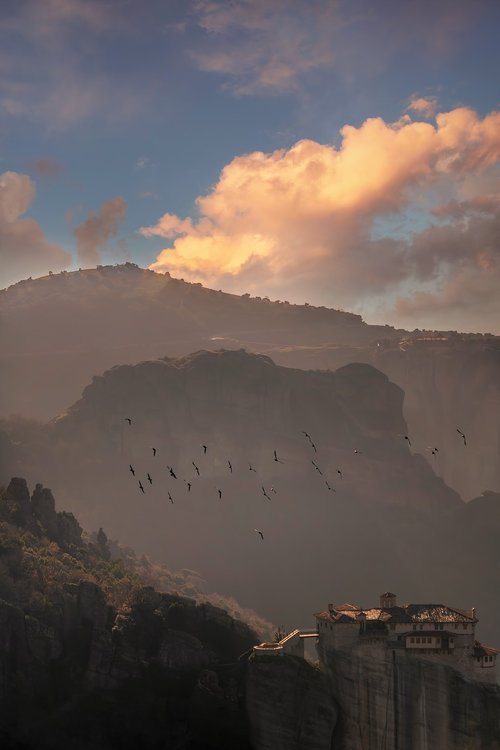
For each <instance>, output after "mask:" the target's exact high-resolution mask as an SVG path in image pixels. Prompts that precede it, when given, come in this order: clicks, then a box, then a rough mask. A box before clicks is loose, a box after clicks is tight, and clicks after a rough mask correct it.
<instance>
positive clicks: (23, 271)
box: [0, 172, 71, 287]
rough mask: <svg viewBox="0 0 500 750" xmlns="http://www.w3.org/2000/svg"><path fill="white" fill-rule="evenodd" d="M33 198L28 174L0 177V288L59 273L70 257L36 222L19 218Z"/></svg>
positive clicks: (4, 174) (33, 186)
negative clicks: (32, 277) (16, 282)
mask: <svg viewBox="0 0 500 750" xmlns="http://www.w3.org/2000/svg"><path fill="white" fill-rule="evenodd" d="M35 195H36V189H35V185H34V183H33V182H32V180H30V178H29V177H28V175H25V174H20V173H18V172H4V173H3V174H0V286H1V287H5V286H8V285H9V284H12V283H14V282H15V281H18V280H19V279H22V278H26V277H27V276H40V275H42V274H46V273H47V272H48V271H60V270H62V269H64V268H67V266H68V265H69V264H70V262H71V255H70V254H69V253H68V252H66V250H64V249H63V248H62V247H61V246H60V245H55V244H52V243H50V242H48V240H47V238H46V237H45V235H44V233H43V231H42V229H41V227H40V225H39V224H38V222H36V221H34V220H33V219H27V218H22V215H23V214H24V213H26V211H27V210H28V208H29V207H30V205H31V204H32V203H33V201H34V199H35Z"/></svg>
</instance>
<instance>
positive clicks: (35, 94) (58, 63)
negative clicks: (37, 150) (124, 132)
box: [0, 0, 149, 130]
mask: <svg viewBox="0 0 500 750" xmlns="http://www.w3.org/2000/svg"><path fill="white" fill-rule="evenodd" d="M8 5H9V7H8V8H6V9H5V11H4V12H3V13H2V14H1V16H0V33H1V34H2V37H3V41H4V44H3V48H2V55H1V59H0V68H1V72H2V75H1V76H0V113H4V114H7V115H9V116H10V117H16V118H29V119H32V120H35V121H37V122H42V123H44V124H45V125H47V126H48V127H49V128H50V129H54V130H64V129H66V128H69V127H71V126H74V125H76V124H79V123H80V122H82V121H85V120H88V119H89V118H92V117H93V116H95V115H96V114H97V113H98V114H99V116H100V117H101V118H102V117H106V118H108V119H111V120H119V119H123V118H124V117H128V116H130V115H131V114H133V113H135V112H139V111H141V108H142V107H143V105H144V102H145V99H146V98H147V97H148V96H149V94H148V93H147V92H146V89H147V86H143V87H142V89H141V90H137V89H136V90H135V91H133V92H132V91H131V82H130V76H128V77H126V78H124V77H123V76H121V75H120V74H119V73H118V72H114V71H112V70H110V69H109V65H108V64H107V60H106V49H107V46H106V42H108V43H109V41H110V38H112V37H113V35H116V34H117V33H118V32H119V31H120V32H122V31H123V28H124V26H125V24H126V22H125V20H124V16H123V14H119V13H116V5H115V4H114V3H102V2H99V0H44V2H39V1H38V0H23V2H19V3H10V4H8ZM2 10H3V9H2ZM103 41H104V43H103ZM89 60H93V62H92V66H93V70H92V72H90V69H89Z"/></svg>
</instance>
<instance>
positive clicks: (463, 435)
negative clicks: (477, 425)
mask: <svg viewBox="0 0 500 750" xmlns="http://www.w3.org/2000/svg"><path fill="white" fill-rule="evenodd" d="M457 432H458V434H459V435H461V436H462V440H463V441H464V446H466V445H467V438H466V437H465V434H464V433H463V432H462V430H460V429H459V428H458V427H457Z"/></svg>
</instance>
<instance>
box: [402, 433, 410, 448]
mask: <svg viewBox="0 0 500 750" xmlns="http://www.w3.org/2000/svg"><path fill="white" fill-rule="evenodd" d="M403 437H404V439H405V440H406V442H407V443H408V445H409V446H410V448H411V440H410V438H409V437H408V435H403Z"/></svg>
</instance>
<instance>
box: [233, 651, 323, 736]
mask: <svg viewBox="0 0 500 750" xmlns="http://www.w3.org/2000/svg"><path fill="white" fill-rule="evenodd" d="M245 694H246V698H245V703H246V710H247V713H248V717H249V723H250V731H251V738H252V744H253V746H254V748H255V750H332V748H335V750H336V748H337V745H336V744H335V745H333V744H332V739H333V734H334V729H335V726H336V723H337V717H338V711H337V705H336V702H335V699H334V697H333V694H332V692H331V690H330V687H329V684H328V680H327V679H326V676H325V674H324V673H323V672H321V671H320V670H319V669H316V668H315V667H313V666H312V665H311V664H310V663H309V662H307V661H305V660H304V659H300V658H298V657H294V656H283V657H265V656H261V657H259V658H257V659H256V658H253V659H251V660H250V661H249V663H248V668H247V674H246V681H245Z"/></svg>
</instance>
